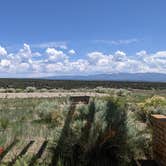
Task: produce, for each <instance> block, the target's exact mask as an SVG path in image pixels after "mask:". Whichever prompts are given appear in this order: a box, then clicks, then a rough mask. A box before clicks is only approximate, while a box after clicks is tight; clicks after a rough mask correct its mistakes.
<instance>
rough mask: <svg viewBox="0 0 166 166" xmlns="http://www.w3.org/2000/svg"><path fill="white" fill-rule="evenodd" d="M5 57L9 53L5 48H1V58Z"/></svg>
mask: <svg viewBox="0 0 166 166" xmlns="http://www.w3.org/2000/svg"><path fill="white" fill-rule="evenodd" d="M4 55H7V51H6V49H5V48H3V47H1V46H0V56H4Z"/></svg>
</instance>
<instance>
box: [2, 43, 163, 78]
mask: <svg viewBox="0 0 166 166" xmlns="http://www.w3.org/2000/svg"><path fill="white" fill-rule="evenodd" d="M0 50H1V56H0V75H4V74H6V75H19V74H21V76H32V77H33V76H41V75H42V76H44V75H60V74H61V75H63V74H65V75H66V74H77V75H78V74H94V73H119V72H125V73H128V72H129V73H138V72H142V73H143V72H156V73H166V65H165V64H166V51H158V52H155V53H148V52H147V51H145V50H143V51H140V52H137V53H135V54H134V55H133V56H131V55H130V56H128V54H127V53H125V52H123V51H120V50H118V51H116V52H114V53H104V52H100V51H93V52H89V53H87V55H85V56H84V57H82V58H80V57H79V58H77V56H75V58H74V59H73V58H72V56H71V50H73V49H69V51H68V50H61V49H58V48H52V47H48V48H46V49H45V50H44V51H41V50H40V52H34V51H33V49H31V47H30V45H28V44H24V45H23V47H22V48H21V49H19V50H18V51H17V52H11V53H7V51H6V49H5V48H3V49H2V47H1V49H0ZM35 50H36V49H35ZM72 53H74V51H72ZM77 54H78V53H77ZM4 55H5V56H4Z"/></svg>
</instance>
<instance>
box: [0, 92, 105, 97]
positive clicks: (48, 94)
mask: <svg viewBox="0 0 166 166" xmlns="http://www.w3.org/2000/svg"><path fill="white" fill-rule="evenodd" d="M67 96H92V97H95V96H98V97H100V96H108V94H105V93H94V92H85V93H84V92H33V93H0V98H1V99H4V98H9V99H12V98H13V99H14V98H53V97H67Z"/></svg>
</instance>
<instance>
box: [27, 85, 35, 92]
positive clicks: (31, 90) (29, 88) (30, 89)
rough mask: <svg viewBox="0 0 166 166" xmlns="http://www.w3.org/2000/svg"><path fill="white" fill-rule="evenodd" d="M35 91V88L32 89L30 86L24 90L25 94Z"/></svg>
mask: <svg viewBox="0 0 166 166" xmlns="http://www.w3.org/2000/svg"><path fill="white" fill-rule="evenodd" d="M35 91H36V88H35V87H32V86H28V87H26V89H25V92H28V93H30V92H35Z"/></svg>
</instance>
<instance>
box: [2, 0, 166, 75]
mask: <svg viewBox="0 0 166 166" xmlns="http://www.w3.org/2000/svg"><path fill="white" fill-rule="evenodd" d="M165 6H166V1H165V0H0V77H43V76H55V75H91V74H102V73H104V74H111V73H121V72H123V73H145V72H155V73H165V74H166V45H165V43H166V21H165V18H166V10H165Z"/></svg>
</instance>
